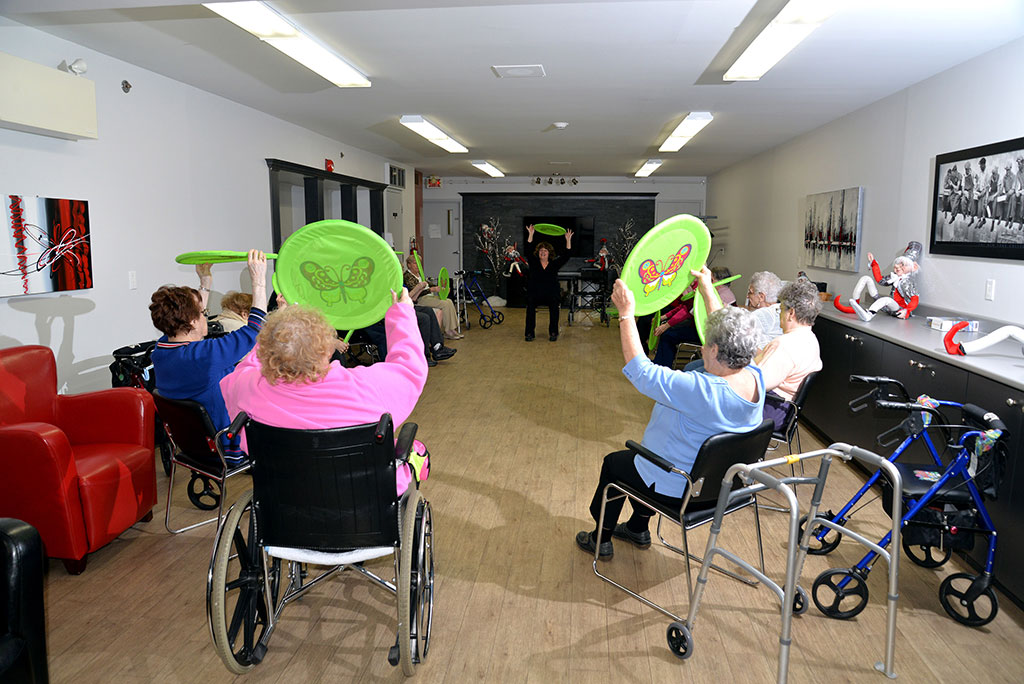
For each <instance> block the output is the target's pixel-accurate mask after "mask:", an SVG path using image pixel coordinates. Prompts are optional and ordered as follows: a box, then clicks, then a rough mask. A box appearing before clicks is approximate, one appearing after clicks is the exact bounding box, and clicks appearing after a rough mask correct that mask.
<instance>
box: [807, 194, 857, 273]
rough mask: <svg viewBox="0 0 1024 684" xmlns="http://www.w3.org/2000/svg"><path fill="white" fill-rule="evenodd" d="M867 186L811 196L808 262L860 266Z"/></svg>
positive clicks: (850, 268) (844, 267)
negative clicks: (865, 189) (865, 188)
mask: <svg viewBox="0 0 1024 684" xmlns="http://www.w3.org/2000/svg"><path fill="white" fill-rule="evenodd" d="M863 206H864V188H862V187H856V188H846V189H844V190H833V191H831V192H819V193H817V194H815V195H808V196H807V208H806V210H805V214H804V266H813V267H814V268H827V269H831V270H834V271H853V272H856V271H857V270H858V262H859V261H860V251H859V250H860V229H861V219H862V213H863Z"/></svg>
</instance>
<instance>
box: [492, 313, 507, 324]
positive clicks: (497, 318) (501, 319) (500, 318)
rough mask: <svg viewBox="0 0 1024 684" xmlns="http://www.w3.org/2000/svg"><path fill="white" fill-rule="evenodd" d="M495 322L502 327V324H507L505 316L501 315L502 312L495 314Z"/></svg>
mask: <svg viewBox="0 0 1024 684" xmlns="http://www.w3.org/2000/svg"><path fill="white" fill-rule="evenodd" d="M494 322H495V323H497V324H498V325H501V324H502V323H504V322H505V314H503V313H501V312H500V311H495V312H494Z"/></svg>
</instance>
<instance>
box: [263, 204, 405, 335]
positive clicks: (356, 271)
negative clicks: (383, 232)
mask: <svg viewBox="0 0 1024 684" xmlns="http://www.w3.org/2000/svg"><path fill="white" fill-rule="evenodd" d="M274 289H275V290H277V292H279V293H280V294H281V295H283V296H284V298H285V299H286V300H287V301H288V303H289V304H303V305H305V306H310V307H313V308H316V309H320V310H321V311H322V312H323V313H324V315H325V316H326V317H327V320H328V321H329V322H330V323H331V325H333V326H334V327H335V328H337V329H338V330H355V329H357V328H365V327H366V326H368V325H371V324H373V323H376V322H377V321H379V320H380V319H382V318H384V314H385V313H386V312H387V310H388V307H390V306H391V292H392V291H395V292H401V291H402V264H401V263H400V262H399V260H398V257H397V256H395V252H394V250H392V249H391V246H390V245H389V244H388V243H387V242H385V241H384V239H383V238H381V237H380V236H379V235H377V234H376V233H374V232H373V231H372V230H370V229H369V228H366V227H365V226H361V225H359V224H358V223H352V222H351V221H341V220H336V219H334V220H327V221H317V222H316V223H310V224H309V225H307V226H303V227H302V228H299V229H298V230H297V231H295V232H294V233H292V234H291V235H290V236H288V239H287V240H285V241H284V244H283V245H281V251H280V252H279V256H278V259H277V267H276V268H275V269H274Z"/></svg>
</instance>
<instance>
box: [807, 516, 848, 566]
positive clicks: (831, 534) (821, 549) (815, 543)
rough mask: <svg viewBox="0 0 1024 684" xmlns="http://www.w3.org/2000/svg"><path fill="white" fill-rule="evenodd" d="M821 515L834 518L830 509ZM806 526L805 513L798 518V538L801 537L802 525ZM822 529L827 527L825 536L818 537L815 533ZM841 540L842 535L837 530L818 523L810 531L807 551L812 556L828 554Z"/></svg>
mask: <svg viewBox="0 0 1024 684" xmlns="http://www.w3.org/2000/svg"><path fill="white" fill-rule="evenodd" d="M822 517H827V518H830V519H831V518H834V517H835V516H834V515H833V514H832V511H828V512H827V513H825V515H824V516H822ZM806 526H807V515H804V516H802V517H801V518H800V538H801V539H803V536H804V527H806ZM823 529H828V532H827V533H826V534H825V537H824V538H823V539H818V536H817V535H818V533H819V532H821V531H822V530H823ZM842 540H843V535H842V534H840V533H839V532H836V531H835V530H833V529H831V528H826V527H825V526H824V525H818V526H817V527H816V528H814V530H813V531H812V536H811V538H810V539H808V540H807V553H809V554H811V555H812V556H824V555H826V554H829V553H832V552H833V551H835V550H836V547H837V546H839V542H841V541H842Z"/></svg>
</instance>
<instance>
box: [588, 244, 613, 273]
mask: <svg viewBox="0 0 1024 684" xmlns="http://www.w3.org/2000/svg"><path fill="white" fill-rule="evenodd" d="M606 242H608V240H607V239H606V238H601V249H599V250H597V256H595V257H594V258H593V259H587V263H588V264H594V267H595V268H598V269H600V270H602V271H607V270H608V267H609V266H610V265H611V263H612V257H611V254H609V253H608V246H607V245H606V244H605V243H606Z"/></svg>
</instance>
